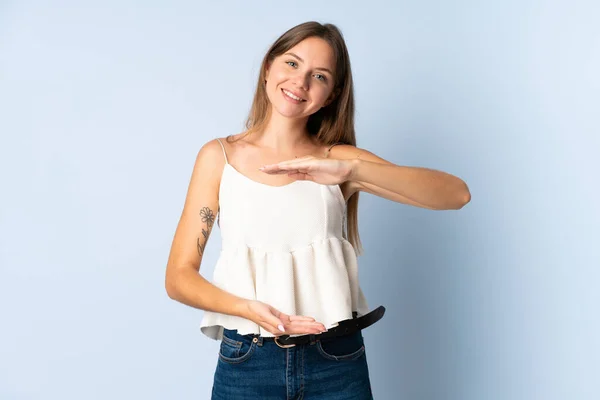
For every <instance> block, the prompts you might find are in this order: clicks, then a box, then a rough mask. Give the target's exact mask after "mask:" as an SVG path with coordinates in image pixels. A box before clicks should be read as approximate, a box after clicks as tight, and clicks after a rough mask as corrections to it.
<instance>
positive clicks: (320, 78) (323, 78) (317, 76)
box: [315, 74, 327, 82]
mask: <svg viewBox="0 0 600 400" xmlns="http://www.w3.org/2000/svg"><path fill="white" fill-rule="evenodd" d="M315 78H317V79H318V80H320V81H323V82H325V81H326V80H327V78H325V75H321V74H315Z"/></svg>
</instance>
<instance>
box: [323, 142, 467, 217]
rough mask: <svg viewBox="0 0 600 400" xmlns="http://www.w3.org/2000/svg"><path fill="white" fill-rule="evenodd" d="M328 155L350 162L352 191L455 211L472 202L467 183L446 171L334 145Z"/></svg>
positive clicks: (350, 147)
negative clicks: (389, 159)
mask: <svg viewBox="0 0 600 400" xmlns="http://www.w3.org/2000/svg"><path fill="white" fill-rule="evenodd" d="M330 156H331V158H337V159H344V160H348V161H349V162H351V172H350V175H349V177H348V181H349V185H350V186H351V187H354V188H355V189H354V190H360V191H365V192H368V193H371V194H374V195H376V196H380V197H383V198H386V199H389V200H393V201H397V202H399V203H405V204H409V205H413V206H417V207H423V208H429V209H434V210H458V209H460V208H462V207H463V206H464V205H465V204H467V203H468V202H469V201H470V200H471V194H470V192H469V188H468V187H467V184H466V183H465V182H464V181H463V180H462V179H460V178H458V177H456V176H454V175H451V174H448V173H446V172H442V171H436V170H433V169H429V168H421V167H407V166H400V165H396V164H393V163H391V162H389V161H386V160H384V159H383V158H381V157H378V156H376V155H375V154H373V153H371V152H369V151H367V150H364V149H360V148H357V147H354V146H351V145H337V146H335V147H334V148H333V149H331V153H330Z"/></svg>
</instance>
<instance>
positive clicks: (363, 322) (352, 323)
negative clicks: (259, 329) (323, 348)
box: [264, 306, 385, 347]
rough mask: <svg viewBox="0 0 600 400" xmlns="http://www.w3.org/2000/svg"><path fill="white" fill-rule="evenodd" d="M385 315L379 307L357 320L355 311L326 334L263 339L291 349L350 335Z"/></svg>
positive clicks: (382, 308) (382, 307)
mask: <svg viewBox="0 0 600 400" xmlns="http://www.w3.org/2000/svg"><path fill="white" fill-rule="evenodd" d="M384 313H385V307H384V306H379V307H377V308H376V309H374V310H373V311H371V312H369V313H368V314H365V315H363V316H362V317H358V318H357V313H356V311H355V312H353V313H352V319H345V320H343V321H340V322H339V324H338V325H337V326H336V327H333V328H331V329H328V330H327V332H324V333H320V334H318V335H315V334H310V335H302V336H289V335H281V336H277V337H273V338H270V337H266V338H264V339H273V340H274V341H275V343H276V344H277V345H278V346H279V347H293V346H295V345H297V344H307V343H311V342H314V341H316V340H323V339H330V338H335V337H338V336H345V335H350V334H352V333H354V332H356V331H358V330H360V329H365V328H366V327H368V326H370V325H373V324H374V323H375V322H377V321H379V320H380V319H381V318H382V317H383V314H384Z"/></svg>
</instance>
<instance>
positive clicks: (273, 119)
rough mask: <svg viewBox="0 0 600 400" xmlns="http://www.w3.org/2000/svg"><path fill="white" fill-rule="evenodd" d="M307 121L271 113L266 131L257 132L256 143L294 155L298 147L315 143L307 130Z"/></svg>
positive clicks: (275, 150)
mask: <svg viewBox="0 0 600 400" xmlns="http://www.w3.org/2000/svg"><path fill="white" fill-rule="evenodd" d="M307 121H308V117H306V118H301V119H291V118H286V117H284V116H282V115H280V114H278V113H276V112H275V113H273V112H269V116H268V120H267V123H266V124H265V127H264V129H262V130H261V131H260V132H257V135H256V143H257V144H258V145H259V146H261V147H267V148H269V149H271V150H273V151H274V152H277V153H292V152H294V150H295V149H297V148H298V147H301V146H305V145H307V144H309V143H314V140H313V138H312V137H311V136H310V135H309V133H308V131H307V130H306V122H307Z"/></svg>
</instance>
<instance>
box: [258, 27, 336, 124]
mask: <svg viewBox="0 0 600 400" xmlns="http://www.w3.org/2000/svg"><path fill="white" fill-rule="evenodd" d="M334 71H335V58H334V54H333V50H332V49H331V47H330V46H329V44H328V43H327V42H326V41H324V40H323V39H321V38H317V37H310V38H307V39H304V40H303V41H301V42H300V43H298V44H297V45H296V46H294V47H292V48H291V49H290V50H288V51H287V52H285V53H284V54H282V55H280V56H278V57H276V58H275V59H274V60H273V61H272V63H271V65H270V66H269V67H268V68H267V73H266V81H267V87H266V89H267V96H268V98H269V101H270V102H271V105H272V107H273V111H275V112H278V113H279V114H281V115H283V116H285V117H288V118H294V119H296V118H305V117H308V116H309V115H311V114H314V113H315V112H317V111H319V109H321V108H322V107H324V106H326V105H328V104H329V103H330V102H331V100H333V98H332V92H333V87H334V76H333V73H334Z"/></svg>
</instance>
